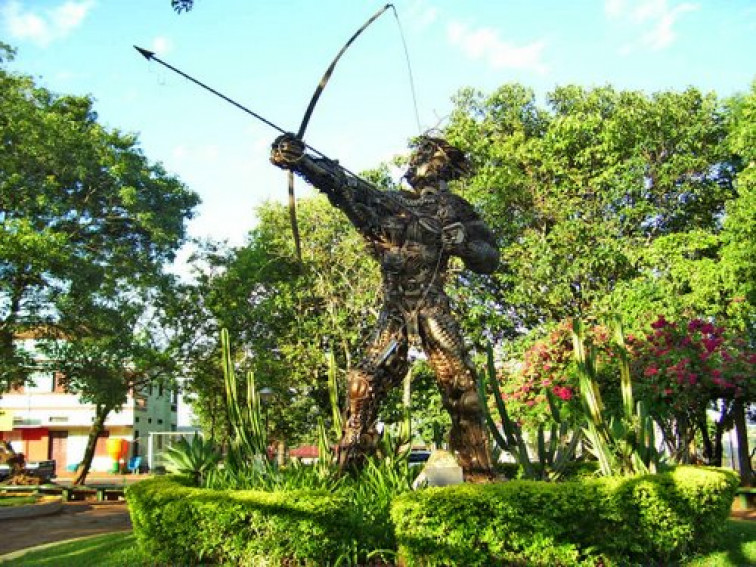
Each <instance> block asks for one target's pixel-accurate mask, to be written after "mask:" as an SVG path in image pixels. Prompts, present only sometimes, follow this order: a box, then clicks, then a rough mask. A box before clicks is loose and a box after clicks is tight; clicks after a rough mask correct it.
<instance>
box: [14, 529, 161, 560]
mask: <svg viewBox="0 0 756 567" xmlns="http://www.w3.org/2000/svg"><path fill="white" fill-rule="evenodd" d="M14 562H15V564H16V565H24V567H126V566H129V567H139V566H147V565H152V566H154V565H155V562H154V561H152V560H151V559H150V558H149V557H148V556H147V555H145V554H143V553H142V552H141V551H140V549H139V546H138V545H137V542H136V538H134V535H133V534H131V533H128V532H120V533H113V534H106V535H100V536H93V537H89V538H86V539H82V540H78V541H72V542H68V543H61V544H58V545H52V546H50V547H47V548H45V549H40V550H37V551H30V552H29V553H26V554H24V555H23V556H22V557H19V558H18V559H16V560H15V561H14ZM0 563H4V562H3V561H0Z"/></svg>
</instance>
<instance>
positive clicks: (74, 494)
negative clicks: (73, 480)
mask: <svg viewBox="0 0 756 567" xmlns="http://www.w3.org/2000/svg"><path fill="white" fill-rule="evenodd" d="M123 488H124V487H123V486H116V485H101V486H85V485H77V486H64V487H62V491H61V494H62V496H63V500H65V501H66V502H70V501H71V500H86V498H87V496H94V497H95V498H96V499H97V501H98V502H104V501H106V500H118V499H121V498H123Z"/></svg>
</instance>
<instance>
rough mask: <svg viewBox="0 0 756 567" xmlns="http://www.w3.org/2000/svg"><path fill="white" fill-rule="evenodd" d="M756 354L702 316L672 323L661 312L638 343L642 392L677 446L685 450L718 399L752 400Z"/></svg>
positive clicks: (638, 378) (636, 358)
mask: <svg viewBox="0 0 756 567" xmlns="http://www.w3.org/2000/svg"><path fill="white" fill-rule="evenodd" d="M755 365H756V353H754V352H753V350H752V349H749V348H748V344H747V342H746V341H745V340H743V339H742V338H740V337H738V336H734V335H732V334H730V333H727V331H726V329H725V328H724V327H721V326H716V325H715V324H714V323H712V322H709V321H704V320H702V319H691V320H690V321H688V322H679V323H676V322H670V321H668V320H667V319H665V318H664V316H660V317H659V318H658V319H656V321H654V322H653V323H651V332H650V333H649V334H648V335H647V336H646V338H645V340H644V341H641V342H640V343H639V344H638V345H637V349H636V353H635V356H634V360H633V368H634V375H635V377H636V384H637V385H638V387H639V389H638V394H639V395H640V396H641V397H643V398H644V399H646V400H647V401H648V402H649V404H650V407H651V411H652V412H653V413H654V414H655V416H656V417H657V418H658V419H659V420H660V421H661V422H662V423H666V428H665V429H666V431H665V435H666V436H667V439H668V440H672V439H674V441H675V447H674V450H676V451H678V452H681V451H685V450H686V448H687V446H688V444H689V443H690V441H692V440H693V437H694V435H695V432H696V430H697V429H698V430H701V429H702V428H705V427H706V410H707V409H708V408H709V407H710V406H711V405H712V403H713V402H715V401H716V400H723V401H724V402H725V404H726V403H727V402H732V401H734V400H738V399H740V400H743V401H746V402H747V401H751V400H752V399H753V396H754V393H756V377H754V370H755Z"/></svg>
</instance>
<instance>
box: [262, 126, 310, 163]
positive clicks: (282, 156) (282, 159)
mask: <svg viewBox="0 0 756 567" xmlns="http://www.w3.org/2000/svg"><path fill="white" fill-rule="evenodd" d="M304 153H305V144H304V142H303V141H302V140H300V139H299V138H297V137H296V136H295V135H294V134H282V135H281V136H279V137H278V138H276V139H275V140H274V141H273V146H272V148H271V152H270V163H272V164H273V165H275V166H276V167H280V168H281V169H288V170H291V169H294V167H295V166H296V164H297V162H299V161H300V160H301V159H302V158H303V157H304Z"/></svg>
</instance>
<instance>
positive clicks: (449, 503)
mask: <svg viewBox="0 0 756 567" xmlns="http://www.w3.org/2000/svg"><path fill="white" fill-rule="evenodd" d="M737 485H738V479H737V477H736V475H735V474H733V473H732V472H730V471H725V470H721V469H701V468H693V467H680V468H677V469H675V470H674V471H672V472H668V473H663V474H658V475H648V476H640V477H624V478H602V479H588V480H576V481H569V482H563V483H545V482H535V481H526V480H516V481H510V482H504V483H496V484H481V485H471V484H465V485H459V486H453V487H445V488H430V489H425V490H419V491H416V492H412V493H407V494H403V495H400V496H397V497H396V498H395V500H394V502H393V505H392V510H391V518H392V521H393V523H394V526H395V532H396V534H395V535H396V540H397V542H398V548H399V555H400V557H402V559H403V561H404V562H405V563H406V564H407V565H408V566H412V565H421V566H433V565H464V566H473V565H486V566H488V565H549V566H552V565H582V564H584V565H596V564H599V563H603V564H605V565H612V564H625V563H628V562H630V563H633V562H639V563H642V564H648V563H654V562H662V563H663V564H667V563H669V562H670V561H674V560H676V559H679V558H681V557H684V556H686V555H690V554H692V553H695V552H697V551H704V550H707V549H709V548H710V547H711V546H712V544H714V543H715V542H716V539H717V537H718V536H719V534H720V532H721V530H722V529H723V527H724V526H725V523H726V522H725V521H726V519H727V517H728V514H729V510H730V506H731V503H732V500H733V498H734V495H735V490H736V488H737ZM127 499H128V501H129V509H130V510H131V516H132V523H133V525H134V533H135V535H136V537H137V539H138V541H139V542H140V545H142V546H143V548H144V550H145V551H146V552H147V553H149V554H150V555H151V556H152V557H154V558H155V560H156V561H158V562H165V563H170V564H196V563H200V562H201V563H226V564H233V565H253V564H254V565H281V564H285V565H329V564H331V565H332V564H335V563H337V562H339V561H340V560H344V559H346V560H347V561H346V562H345V563H347V564H348V563H349V561H350V560H351V559H353V558H355V557H357V556H361V557H363V558H364V557H365V551H366V550H369V549H370V547H369V546H370V545H374V546H376V547H380V546H381V543H383V542H379V541H377V540H375V538H371V537H370V535H368V534H370V533H371V530H370V527H369V526H366V525H364V522H365V519H363V518H361V517H360V516H359V515H358V514H356V513H355V512H354V510H352V509H350V507H349V503H348V501H347V500H346V499H345V498H344V497H343V496H338V495H333V494H330V493H328V492H325V491H312V490H300V491H287V492H262V491H253V490H249V491H233V492H230V491H214V490H206V489H198V488H191V487H189V486H187V485H186V483H185V482H184V481H182V480H181V479H179V478H176V477H162V478H155V479H150V480H146V481H142V482H140V483H137V484H135V485H133V486H132V487H130V488H129V489H128V490H127ZM365 538H367V539H373V541H369V542H368V541H365ZM366 544H367V545H368V547H366ZM376 547H373V548H372V549H376Z"/></svg>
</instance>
